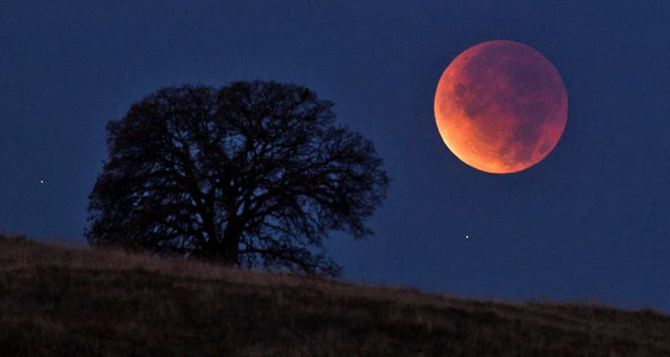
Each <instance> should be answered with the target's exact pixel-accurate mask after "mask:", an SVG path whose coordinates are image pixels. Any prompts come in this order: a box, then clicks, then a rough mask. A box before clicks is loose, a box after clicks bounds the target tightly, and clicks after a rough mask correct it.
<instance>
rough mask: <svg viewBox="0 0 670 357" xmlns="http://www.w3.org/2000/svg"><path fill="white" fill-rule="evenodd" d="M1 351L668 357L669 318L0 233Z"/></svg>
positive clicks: (72, 354)
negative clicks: (256, 269)
mask: <svg viewBox="0 0 670 357" xmlns="http://www.w3.org/2000/svg"><path fill="white" fill-rule="evenodd" d="M0 355H3V356H4V355H8V356H9V355H49V356H58V355H71V356H80V355H161V356H173V355H174V356H176V355H191V356H194V355H195V356H198V355H244V356H268V355H298V356H300V355H319V356H321V355H323V356H346V355H348V356H356V355H409V356H421V355H424V356H433V355H435V356H571V355H575V356H587V355H588V356H670V316H667V315H664V314H661V313H658V312H653V311H650V310H643V311H621V310H616V309H612V308H608V307H604V306H595V305H576V304H553V303H543V304H537V303H527V304H512V303H500V302H487V301H476V300H467V299H461V298H455V297H449V296H443V295H429V294H423V293H420V292H418V291H414V290H407V289H393V288H381V287H368V286H362V285H355V284H349V283H344V282H339V281H333V280H324V279H316V278H309V277H304V276H295V275H289V274H277V273H262V272H251V271H244V270H236V269H230V268H225V267H220V266H217V265H213V264H205V263H199V262H187V261H182V260H177V259H157V258H152V257H150V256H143V255H135V254H127V253H124V252H120V251H102V250H91V249H85V248H66V247H58V246H50V245H45V244H41V243H37V242H33V241H29V240H26V239H23V238H9V237H3V236H0Z"/></svg>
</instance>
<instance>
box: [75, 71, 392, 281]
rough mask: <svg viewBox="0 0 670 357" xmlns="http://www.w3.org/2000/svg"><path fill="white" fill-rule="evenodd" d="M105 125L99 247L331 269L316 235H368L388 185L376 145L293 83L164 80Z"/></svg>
mask: <svg viewBox="0 0 670 357" xmlns="http://www.w3.org/2000/svg"><path fill="white" fill-rule="evenodd" d="M107 129H108V142H107V146H108V159H107V160H106V161H105V164H104V168H103V171H102V173H101V174H100V175H99V176H98V179H97V181H96V183H95V186H94V188H93V191H92V193H91V195H90V197H89V199H90V203H89V221H90V226H89V228H88V229H87V231H86V236H87V239H88V241H89V243H91V244H92V245H95V246H121V247H124V248H127V249H139V250H150V251H155V252H158V253H165V254H178V255H183V256H188V257H198V258H204V259H210V260H219V261H223V262H226V263H228V264H234V265H241V266H249V267H251V266H259V265H260V266H265V267H268V268H285V269H288V270H292V271H303V272H308V273H316V274H327V275H336V274H337V273H338V271H339V267H338V265H337V264H335V262H333V261H332V260H331V259H330V258H328V257H327V256H326V255H325V253H324V249H323V241H324V239H326V238H328V237H329V236H330V235H331V234H332V232H335V231H343V232H347V233H350V234H351V235H353V236H354V237H355V238H361V237H365V236H368V235H370V234H371V233H372V232H371V230H370V229H369V227H368V226H367V225H366V220H367V219H368V218H369V217H370V216H371V215H372V214H373V213H374V211H375V209H376V208H377V207H379V206H380V205H381V203H382V201H383V199H384V198H385V197H386V193H387V188H388V183H389V179H388V176H387V174H386V172H385V171H384V170H383V167H382V159H381V158H380V157H379V156H378V154H377V152H376V151H375V148H374V145H373V144H372V143H371V142H370V141H369V140H367V139H365V138H364V137H363V136H361V135H360V134H358V133H355V132H353V131H351V130H349V129H347V128H346V127H343V126H339V125H336V123H335V115H334V114H333V111H332V103H331V102H329V101H325V100H321V99H319V98H317V96H316V95H315V94H314V92H312V91H311V90H309V89H307V88H304V87H301V86H297V85H292V84H281V83H276V82H262V81H254V82H235V83H232V84H230V85H228V86H226V87H223V88H220V89H215V88H212V87H208V86H182V87H173V88H164V89H161V90H159V91H157V92H156V93H154V94H151V95H149V96H148V97H146V98H144V99H143V100H141V101H140V102H138V103H136V104H134V105H132V107H131V108H130V110H129V111H128V113H127V114H126V115H125V116H124V117H123V118H121V119H120V120H116V121H111V122H110V123H109V124H108V127H107Z"/></svg>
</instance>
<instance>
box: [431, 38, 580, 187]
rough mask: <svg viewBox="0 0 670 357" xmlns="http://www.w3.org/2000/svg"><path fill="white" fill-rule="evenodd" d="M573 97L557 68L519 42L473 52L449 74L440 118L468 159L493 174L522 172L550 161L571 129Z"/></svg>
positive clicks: (449, 139) (445, 135)
mask: <svg viewBox="0 0 670 357" xmlns="http://www.w3.org/2000/svg"><path fill="white" fill-rule="evenodd" d="M567 115H568V98H567V94H566V91H565V86H564V85H563V81H562V80H561V76H560V75H559V74H558V71H557V70H556V68H555V67H554V66H553V65H552V64H551V62H549V61H548V60H547V59H546V58H545V57H544V56H542V54H540V53H539V52H537V51H536V50H534V49H533V48H531V47H529V46H526V45H524V44H521V43H518V42H513V41H488V42H483V43H480V44H478V45H476V46H473V47H470V48H469V49H467V50H466V51H465V52H463V53H461V54H460V55H458V57H456V59H454V61H453V62H451V64H449V66H448V67H447V69H446V70H445V71H444V73H443V74H442V77H441V78H440V81H439V83H438V85H437V92H436V93H435V120H436V122H437V127H438V129H439V131H440V135H441V136H442V140H444V143H445V144H447V147H448V148H449V149H450V150H451V151H452V152H453V153H454V155H456V156H457V157H458V158H459V159H460V160H461V161H463V162H465V163H466V164H468V165H470V166H472V167H474V168H476V169H478V170H481V171H485V172H489V173H495V174H508V173H513V172H519V171H523V170H525V169H527V168H529V167H531V166H533V165H535V164H537V163H538V162H540V161H541V160H542V159H544V158H545V157H546V156H547V155H548V154H549V153H550V152H551V151H552V150H553V148H554V147H555V146H556V144H557V143H558V140H559V139H560V138H561V135H562V134H563V130H564V129H565V122H566V120H567Z"/></svg>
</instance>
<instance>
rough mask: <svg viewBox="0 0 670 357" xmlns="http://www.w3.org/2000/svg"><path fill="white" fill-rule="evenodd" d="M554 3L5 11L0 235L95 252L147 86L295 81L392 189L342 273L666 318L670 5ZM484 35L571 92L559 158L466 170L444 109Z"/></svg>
mask: <svg viewBox="0 0 670 357" xmlns="http://www.w3.org/2000/svg"><path fill="white" fill-rule="evenodd" d="M289 3H290V5H289ZM546 3H547V2H544V1H520V2H500V1H462V2H456V1H379V2H373V1H332V2H326V1H317V0H312V1H303V2H299V1H291V2H288V1H263V2H261V1H248V0H245V1H237V2H234V1H211V2H203V1H195V2H186V1H160V2H159V1H134V2H131V1H108V2H104V3H103V2H100V1H96V2H92V1H50V2H47V1H44V2H42V1H39V2H38V1H19V0H16V1H13V0H9V1H7V0H5V1H2V2H0V230H4V231H10V232H19V233H24V234H27V235H30V236H32V237H35V238H38V239H42V240H57V241H67V242H71V243H77V244H84V243H85V241H84V239H83V238H82V233H83V230H84V228H85V227H86V205H87V196H88V194H89V192H90V191H91V189H92V186H93V183H94V181H95V178H96V176H97V174H98V173H99V172H100V170H101V168H102V161H103V160H104V159H105V155H106V152H105V138H106V133H105V130H104V128H105V125H106V123H107V122H108V121H109V120H110V119H117V118H119V117H121V116H122V115H124V114H125V112H126V111H127V110H128V108H129V107H130V105H131V104H132V103H133V102H135V101H138V100H140V99H141V98H142V97H144V96H145V95H147V94H149V93H151V92H153V91H154V90H156V89H158V88H160V87H164V86H170V85H179V84H185V83H193V84H196V83H200V84H208V85H214V86H222V85H226V84H228V83H229V82H231V81H233V80H253V79H262V80H277V81H281V82H294V83H297V84H302V85H305V86H307V87H309V88H312V89H314V90H315V91H316V92H317V94H318V95H319V97H321V98H324V99H329V100H332V101H334V102H335V108H334V109H335V112H336V114H337V115H338V121H339V122H340V123H342V124H345V125H347V126H349V127H350V128H352V129H354V130H357V131H359V132H361V133H363V134H364V135H365V136H366V137H368V138H370V139H371V140H373V142H374V143H375V145H376V146H377V149H378V151H379V153H380V155H381V156H382V157H383V158H384V159H385V167H386V169H387V170H388V173H389V175H390V176H391V178H392V182H391V188H390V192H389V198H388V199H387V200H386V202H385V204H384V206H383V207H382V208H381V209H379V210H378V211H377V214H376V215H375V216H374V218H373V220H372V221H371V226H372V228H373V229H374V230H375V231H376V236H374V237H372V238H370V239H368V240H366V241H353V240H352V239H350V238H349V237H345V236H339V235H337V236H335V238H336V239H334V240H332V241H331V242H330V243H328V249H329V252H330V253H331V254H332V255H333V256H334V257H335V259H336V260H337V261H338V262H340V263H341V264H342V265H343V267H344V278H345V279H348V280H354V281H363V282H368V283H381V284H389V285H395V286H404V287H416V288H419V289H422V290H426V291H435V292H445V293H450V294H456V295H462V296H471V297H479V298H499V299H515V300H528V299H532V300H541V301H542V300H545V299H550V300H560V301H565V300H567V301H587V302H605V303H608V304H615V305H617V306H622V307H633V308H638V307H647V306H648V307H652V308H658V309H663V310H665V311H670V284H668V277H669V276H670V240H669V238H670V237H669V235H668V232H669V231H670V188H669V186H668V185H669V183H670V158H669V155H668V154H669V153H670V142H669V140H668V137H669V133H670V120H669V119H668V113H670V98H669V94H670V71H669V69H670V68H669V63H670V41H669V40H668V37H667V34H668V30H667V26H668V23H669V22H670V2H666V1H644V2H642V3H640V2H634V1H601V2H597V1H593V2H591V1H581V0H580V1H556V2H554V4H553V5H547V4H546ZM64 4H67V5H64ZM494 39H507V40H513V41H518V42H522V43H524V44H527V45H529V46H532V47H533V48H535V49H537V50H538V51H540V52H541V53H542V54H543V55H544V56H546V57H547V58H548V59H549V60H550V61H551V62H552V63H553V64H554V65H555V66H556V68H557V69H558V71H559V72H560V74H561V76H562V79H563V81H564V83H565V86H566V89H567V93H568V98H569V104H568V106H569V109H568V120H567V126H566V129H565V132H564V134H563V136H562V138H561V140H560V142H559V143H558V145H557V146H556V148H555V149H554V151H553V152H552V153H551V154H550V155H549V156H548V157H547V158H546V159H545V160H544V161H542V162H540V163H539V164H538V165H536V166H534V167H532V168H530V169H529V170H527V171H523V172H521V173H517V174H511V175H492V174H487V173H483V172H480V171H477V170H474V169H472V168H470V167H469V166H467V165H465V164H464V163H462V162H461V161H459V160H458V159H457V158H456V157H455V156H454V155H453V154H452V153H451V152H450V151H449V150H448V149H447V147H446V146H445V145H444V143H443V142H442V139H441V138H440V135H439V133H438V131H437V128H436V125H435V119H434V115H433V100H434V94H435V88H436V86H437V82H438V80H439V78H440V75H441V74H442V72H443V71H444V69H445V67H446V66H447V65H448V64H449V63H450V61H451V60H453V59H454V58H455V57H456V56H457V55H458V54H459V53H460V52H462V51H464V50H465V49H467V48H469V47H471V46H473V45H475V44H477V43H480V42H483V41H487V40H494ZM40 180H45V181H44V183H43V184H42V183H40ZM466 235H468V236H469V239H465V236H466Z"/></svg>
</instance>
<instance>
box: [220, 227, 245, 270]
mask: <svg viewBox="0 0 670 357" xmlns="http://www.w3.org/2000/svg"><path fill="white" fill-rule="evenodd" d="M241 237H242V228H241V226H240V224H239V223H238V222H237V221H236V220H231V221H230V222H228V224H227V225H226V229H225V230H224V232H223V244H222V246H221V248H222V253H223V254H222V256H221V258H222V259H223V261H224V262H225V263H226V264H229V265H239V264H240V258H239V257H240V251H239V249H240V247H239V244H240V238H241Z"/></svg>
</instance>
